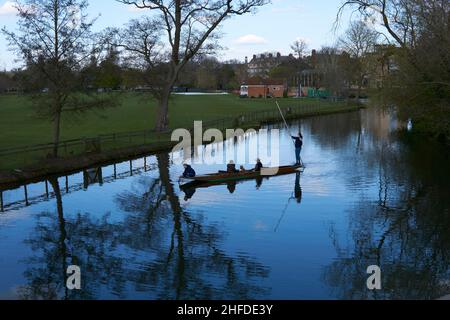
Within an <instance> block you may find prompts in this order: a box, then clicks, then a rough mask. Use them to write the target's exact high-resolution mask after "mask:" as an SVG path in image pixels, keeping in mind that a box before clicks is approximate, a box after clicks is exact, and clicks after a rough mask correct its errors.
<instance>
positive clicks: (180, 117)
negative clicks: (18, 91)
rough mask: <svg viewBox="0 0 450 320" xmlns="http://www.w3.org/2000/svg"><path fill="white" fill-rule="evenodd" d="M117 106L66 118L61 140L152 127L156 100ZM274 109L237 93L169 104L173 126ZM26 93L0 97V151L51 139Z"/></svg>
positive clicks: (142, 98) (124, 98) (136, 99)
mask: <svg viewBox="0 0 450 320" xmlns="http://www.w3.org/2000/svg"><path fill="white" fill-rule="evenodd" d="M119 99H120V103H119V104H118V106H117V107H114V108H107V109H104V110H101V111H96V112H90V113H86V114H84V115H83V116H81V117H77V118H76V119H73V118H71V117H68V116H67V117H64V118H63V122H62V131H61V139H62V140H68V139H77V138H82V137H96V136H98V135H100V134H108V133H119V132H127V131H138V130H145V129H151V128H153V126H154V115H155V107H156V102H155V100H154V99H152V98H150V97H149V96H146V95H141V94H131V93H127V94H123V95H121V96H120V97H119ZM279 102H280V105H281V106H282V107H283V106H286V107H287V106H302V105H305V106H306V105H320V106H324V107H326V106H328V105H329V106H330V107H332V106H333V107H336V103H332V102H327V101H323V100H316V99H308V98H305V99H280V100H279ZM273 109H275V110H276V105H275V101H274V100H272V99H267V100H265V99H240V98H239V97H236V96H233V95H219V96H178V95H177V96H173V98H172V100H171V102H170V115H169V119H170V127H171V128H181V127H186V128H188V127H189V128H190V127H192V125H193V121H194V120H204V121H206V120H212V119H219V118H224V117H231V116H237V115H239V114H242V113H248V112H252V111H263V110H273ZM34 111H35V110H33V108H32V107H31V103H30V101H29V98H28V97H24V96H13V95H9V96H6V95H0V149H5V148H11V147H19V146H27V145H35V144H41V143H49V142H51V141H52V131H51V129H52V126H51V123H50V122H49V121H48V120H46V119H40V118H37V117H36V114H35V112H34Z"/></svg>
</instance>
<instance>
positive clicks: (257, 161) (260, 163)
mask: <svg viewBox="0 0 450 320" xmlns="http://www.w3.org/2000/svg"><path fill="white" fill-rule="evenodd" d="M263 168H264V166H263V164H262V162H261V160H260V159H257V160H256V166H255V172H261V170H262V169H263Z"/></svg>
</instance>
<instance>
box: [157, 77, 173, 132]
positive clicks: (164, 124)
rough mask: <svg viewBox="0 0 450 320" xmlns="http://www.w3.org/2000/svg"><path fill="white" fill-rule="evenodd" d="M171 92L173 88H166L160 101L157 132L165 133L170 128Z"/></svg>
mask: <svg viewBox="0 0 450 320" xmlns="http://www.w3.org/2000/svg"><path fill="white" fill-rule="evenodd" d="M171 91H172V86H170V87H166V88H164V89H163V91H162V92H161V96H160V98H159V99H158V100H159V101H158V107H157V108H158V109H157V110H156V123H155V128H156V131H165V130H167V128H168V126H169V99H170V93H171Z"/></svg>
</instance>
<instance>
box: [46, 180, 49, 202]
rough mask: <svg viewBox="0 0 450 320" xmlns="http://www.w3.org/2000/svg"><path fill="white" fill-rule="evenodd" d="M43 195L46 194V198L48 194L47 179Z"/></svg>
mask: <svg viewBox="0 0 450 320" xmlns="http://www.w3.org/2000/svg"><path fill="white" fill-rule="evenodd" d="M45 196H46V197H47V199H48V197H49V194H48V181H47V180H45Z"/></svg>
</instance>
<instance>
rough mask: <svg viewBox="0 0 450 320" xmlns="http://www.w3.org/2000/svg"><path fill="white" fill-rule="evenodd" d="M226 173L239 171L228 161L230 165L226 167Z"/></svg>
mask: <svg viewBox="0 0 450 320" xmlns="http://www.w3.org/2000/svg"><path fill="white" fill-rule="evenodd" d="M227 172H228V173H238V172H239V170H237V169H236V164H235V163H234V162H233V161H230V163H229V164H228V165H227Z"/></svg>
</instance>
